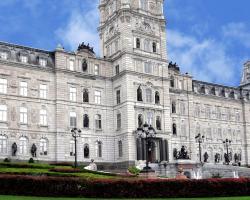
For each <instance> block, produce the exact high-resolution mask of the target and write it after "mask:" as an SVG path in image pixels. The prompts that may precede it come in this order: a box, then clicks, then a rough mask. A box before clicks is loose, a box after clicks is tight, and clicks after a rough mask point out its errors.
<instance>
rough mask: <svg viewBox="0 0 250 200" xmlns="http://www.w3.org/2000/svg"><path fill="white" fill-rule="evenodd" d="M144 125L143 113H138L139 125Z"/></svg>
mask: <svg viewBox="0 0 250 200" xmlns="http://www.w3.org/2000/svg"><path fill="white" fill-rule="evenodd" d="M142 125H143V116H142V114H139V115H138V127H142Z"/></svg>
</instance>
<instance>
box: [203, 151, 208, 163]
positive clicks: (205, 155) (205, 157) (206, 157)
mask: <svg viewBox="0 0 250 200" xmlns="http://www.w3.org/2000/svg"><path fill="white" fill-rule="evenodd" d="M208 158H209V155H208V153H207V152H205V153H204V162H205V163H206V162H207V160H208Z"/></svg>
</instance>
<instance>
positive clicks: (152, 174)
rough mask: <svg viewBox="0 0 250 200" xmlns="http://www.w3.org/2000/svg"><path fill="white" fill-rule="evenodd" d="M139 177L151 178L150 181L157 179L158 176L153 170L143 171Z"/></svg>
mask: <svg viewBox="0 0 250 200" xmlns="http://www.w3.org/2000/svg"><path fill="white" fill-rule="evenodd" d="M139 177H141V178H150V179H156V178H157V175H156V173H155V171H154V170H152V169H150V168H149V169H143V170H142V171H141V172H140V173H139Z"/></svg>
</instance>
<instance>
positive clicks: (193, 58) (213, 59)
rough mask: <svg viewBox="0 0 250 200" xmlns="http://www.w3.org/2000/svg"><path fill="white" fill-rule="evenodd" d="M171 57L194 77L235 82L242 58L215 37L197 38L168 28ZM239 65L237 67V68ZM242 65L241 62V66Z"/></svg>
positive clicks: (224, 82)
mask: <svg viewBox="0 0 250 200" xmlns="http://www.w3.org/2000/svg"><path fill="white" fill-rule="evenodd" d="M168 52H169V60H173V61H174V62H177V64H179V66H180V68H181V70H182V71H183V72H188V73H191V75H193V76H194V78H195V79H199V80H202V81H208V82H215V83H220V84H229V85H236V84H238V81H239V77H238V76H235V74H237V73H238V69H239V65H240V61H239V60H238V59H236V58H233V57H231V56H229V55H228V54H227V47H226V46H225V45H224V44H223V43H222V42H220V41H216V40H214V39H204V40H198V39H197V38H195V37H194V36H189V35H184V34H182V33H180V32H178V31H175V30H168ZM237 68H238V69H237ZM240 69H241V66H240Z"/></svg>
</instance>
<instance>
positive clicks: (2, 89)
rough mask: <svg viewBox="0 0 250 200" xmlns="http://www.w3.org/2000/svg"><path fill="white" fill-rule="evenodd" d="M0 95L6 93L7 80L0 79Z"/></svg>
mask: <svg viewBox="0 0 250 200" xmlns="http://www.w3.org/2000/svg"><path fill="white" fill-rule="evenodd" d="M0 93H2V94H6V93H7V79H3V78H0Z"/></svg>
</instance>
